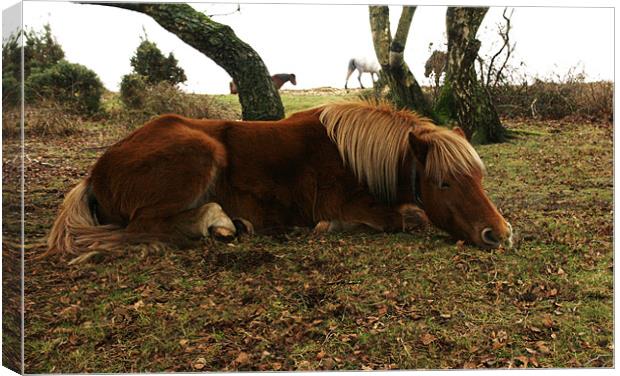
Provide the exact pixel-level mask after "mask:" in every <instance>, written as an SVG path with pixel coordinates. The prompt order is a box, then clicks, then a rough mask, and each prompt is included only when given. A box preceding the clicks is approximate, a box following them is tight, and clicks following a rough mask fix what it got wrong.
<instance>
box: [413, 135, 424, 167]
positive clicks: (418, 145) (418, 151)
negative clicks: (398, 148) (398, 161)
mask: <svg viewBox="0 0 620 376" xmlns="http://www.w3.org/2000/svg"><path fill="white" fill-rule="evenodd" d="M409 147H411V151H412V152H413V156H414V157H415V159H417V160H418V162H420V163H421V164H422V165H424V164H426V156H427V154H428V141H426V140H423V139H422V138H421V137H418V136H416V135H415V134H414V133H409Z"/></svg>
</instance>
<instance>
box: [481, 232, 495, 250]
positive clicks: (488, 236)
mask: <svg viewBox="0 0 620 376" xmlns="http://www.w3.org/2000/svg"><path fill="white" fill-rule="evenodd" d="M481 235H482V241H483V242H484V243H485V244H488V245H491V246H494V247H496V246H498V245H499V239H498V238H497V236H496V235H495V234H494V233H493V229H492V228H490V227H487V228H485V229H484V230H482V233H481Z"/></svg>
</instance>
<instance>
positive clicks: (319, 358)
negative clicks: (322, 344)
mask: <svg viewBox="0 0 620 376" xmlns="http://www.w3.org/2000/svg"><path fill="white" fill-rule="evenodd" d="M324 357H325V351H323V350H321V351H319V353H318V354H316V360H321V359H323V358H324Z"/></svg>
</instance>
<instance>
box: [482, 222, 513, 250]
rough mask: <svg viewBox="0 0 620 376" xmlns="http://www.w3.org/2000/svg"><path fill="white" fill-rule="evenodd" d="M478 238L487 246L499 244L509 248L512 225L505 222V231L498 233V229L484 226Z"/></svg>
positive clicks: (493, 246)
mask: <svg viewBox="0 0 620 376" xmlns="http://www.w3.org/2000/svg"><path fill="white" fill-rule="evenodd" d="M480 239H482V242H483V243H484V245H485V246H486V247H488V248H498V247H499V246H500V245H503V246H504V247H505V248H511V247H512V226H511V225H510V223H508V222H506V231H505V232H504V233H503V234H499V233H498V231H496V230H494V229H493V228H491V227H486V228H485V229H484V230H482V232H481V233H480Z"/></svg>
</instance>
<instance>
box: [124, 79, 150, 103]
mask: <svg viewBox="0 0 620 376" xmlns="http://www.w3.org/2000/svg"><path fill="white" fill-rule="evenodd" d="M146 87H147V82H146V78H145V77H144V76H142V75H139V74H137V73H130V74H126V75H124V76H123V79H122V80H121V91H120V96H121V101H122V102H123V104H124V105H125V106H127V107H128V108H139V107H142V106H143V105H144V92H145V91H146Z"/></svg>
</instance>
